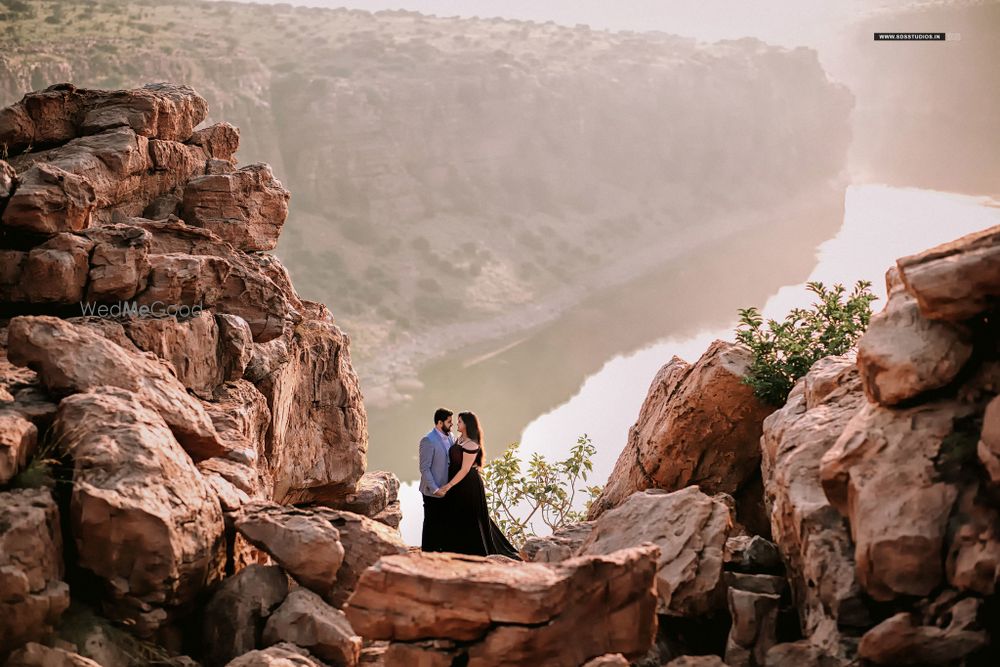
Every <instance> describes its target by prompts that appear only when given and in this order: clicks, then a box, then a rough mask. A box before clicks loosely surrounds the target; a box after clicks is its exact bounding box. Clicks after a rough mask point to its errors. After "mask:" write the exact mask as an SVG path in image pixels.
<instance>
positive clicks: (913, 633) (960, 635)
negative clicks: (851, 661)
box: [858, 612, 989, 665]
mask: <svg viewBox="0 0 1000 667" xmlns="http://www.w3.org/2000/svg"><path fill="white" fill-rule="evenodd" d="M988 643H989V638H988V637H987V635H986V633H985V632H983V631H981V630H966V629H964V628H960V627H955V624H953V625H949V626H948V627H944V628H939V627H936V626H927V625H920V624H919V623H918V621H917V619H916V618H915V617H914V616H913V614H909V613H906V612H902V613H899V614H896V615H895V616H892V617H890V618H888V619H886V620H884V621H882V622H881V623H879V624H878V625H876V626H875V627H874V628H872V629H871V630H869V631H868V632H866V633H865V635H864V637H862V638H861V645H860V646H859V648H858V654H859V655H860V656H861V657H862V658H864V659H866V660H870V661H871V662H873V663H875V664H876V665H950V664H954V663H955V662H956V661H959V660H961V659H963V658H964V657H966V656H967V655H969V654H970V653H973V652H974V651H977V650H979V649H981V648H983V647H985V646H986V645H987V644H988Z"/></svg>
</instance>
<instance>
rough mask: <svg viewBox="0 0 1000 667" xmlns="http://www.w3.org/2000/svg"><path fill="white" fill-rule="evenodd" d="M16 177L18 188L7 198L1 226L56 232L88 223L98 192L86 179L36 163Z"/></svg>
mask: <svg viewBox="0 0 1000 667" xmlns="http://www.w3.org/2000/svg"><path fill="white" fill-rule="evenodd" d="M17 179H18V181H19V185H18V187H17V190H15V191H14V193H13V194H12V195H10V196H9V197H8V199H7V202H6V205H5V206H4V210H3V217H2V218H0V222H2V223H3V226H4V227H9V228H12V229H20V230H24V231H28V232H36V233H40V234H56V233H58V232H63V231H78V230H81V229H86V228H87V227H89V226H90V217H91V214H92V213H93V212H94V209H95V208H96V206H97V192H96V191H95V190H94V186H93V185H92V184H91V183H90V181H88V180H87V179H86V178H84V177H82V176H79V175H77V174H74V173H71V172H69V171H66V170H65V169H62V168H60V167H58V166H56V165H49V164H39V165H35V166H33V167H31V168H30V169H27V170H25V171H21V172H19V173H18V177H17Z"/></svg>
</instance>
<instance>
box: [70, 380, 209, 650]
mask: <svg viewBox="0 0 1000 667" xmlns="http://www.w3.org/2000/svg"><path fill="white" fill-rule="evenodd" d="M52 428H53V437H55V438H56V439H57V441H58V442H60V443H61V444H62V446H63V447H65V448H66V451H67V452H68V453H69V455H70V456H71V457H72V458H73V462H74V468H73V491H72V496H71V500H70V508H71V526H72V532H73V538H74V541H75V543H76V553H77V562H78V564H79V566H80V567H81V568H83V569H85V570H88V571H89V572H91V573H93V575H95V576H96V577H97V578H98V580H99V581H100V582H101V583H102V584H103V587H104V596H105V598H104V601H105V605H104V611H105V613H106V614H108V615H110V617H112V618H114V619H118V620H122V621H126V620H127V621H128V622H129V623H130V624H133V629H134V630H135V632H137V633H139V634H140V635H145V636H148V635H150V634H152V633H153V632H155V631H156V630H157V629H158V628H159V627H161V626H162V625H163V624H164V623H165V622H167V621H168V620H170V617H171V616H172V615H175V614H184V613H188V612H189V610H188V609H187V607H188V606H189V605H190V604H191V603H193V602H194V601H195V600H196V599H197V598H198V597H199V596H200V595H201V593H202V592H203V591H204V590H205V589H206V588H207V587H208V586H210V585H211V584H212V583H213V582H214V581H216V580H217V579H219V578H220V577H221V575H222V568H223V565H224V562H225V543H224V539H223V521H222V512H221V509H220V507H219V503H218V500H217V499H216V497H215V494H214V493H213V491H212V489H211V488H210V487H209V486H208V484H206V483H205V481H204V480H203V479H202V477H201V475H200V473H199V472H198V470H197V468H195V466H194V464H193V463H192V462H191V459H190V457H189V456H188V455H187V454H186V453H185V452H184V450H183V449H182V448H181V447H180V445H179V444H178V443H177V441H176V440H175V438H174V436H173V434H172V433H171V431H170V429H169V428H168V427H167V424H166V423H165V422H164V420H163V419H162V418H161V417H160V415H159V414H158V413H156V412H155V411H153V410H151V409H150V408H149V407H147V406H146V405H144V404H143V402H142V401H141V400H139V398H138V397H137V396H135V395H133V394H131V393H130V392H128V391H125V390H122V389H118V388H115V387H99V388H96V389H94V390H93V391H91V392H88V393H83V394H76V395H74V396H70V397H68V398H66V399H63V401H62V403H60V405H59V412H58V414H57V416H56V420H55V423H54V424H53V427H52Z"/></svg>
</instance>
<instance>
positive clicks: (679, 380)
mask: <svg viewBox="0 0 1000 667" xmlns="http://www.w3.org/2000/svg"><path fill="white" fill-rule="evenodd" d="M750 361H751V354H750V351H749V350H747V349H745V348H743V347H741V346H738V345H733V344H731V343H724V342H722V341H716V342H714V343H712V345H711V347H709V349H708V351H707V352H706V353H705V354H704V355H703V356H702V357H701V359H699V360H698V361H697V362H696V363H695V364H694V365H688V364H686V363H684V362H683V361H681V360H680V359H678V358H676V357H675V358H674V359H673V360H671V361H670V363H668V364H667V365H666V366H664V367H663V368H661V369H660V372H659V373H658V374H657V376H656V378H655V379H654V380H653V383H652V386H651V387H650V389H649V394H648V395H647V396H646V401H645V402H644V403H643V406H642V410H641V411H640V413H639V419H638V421H637V422H636V423H635V425H634V426H633V427H632V429H631V430H630V431H629V438H628V443H627V444H626V446H625V449H624V450H623V451H622V453H621V455H620V456H619V457H618V462H617V463H616V464H615V469H614V471H613V472H612V473H611V476H610V477H609V479H608V483H607V485H606V486H605V487H604V491H603V492H602V493H601V495H600V496H599V497H598V498H597V499H596V500H595V501H594V503H593V505H592V506H591V510H590V514H589V516H588V518H589V519H595V518H597V517H598V516H600V515H601V513H603V512H605V511H607V510H608V509H611V508H612V507H615V506H617V505H619V504H620V503H622V502H624V500H625V499H626V498H628V497H629V496H630V495H631V494H632V493H633V492H635V491H641V490H643V489H648V488H661V489H665V490H667V491H676V490H679V489H682V488H684V487H686V486H689V485H697V486H699V487H700V488H701V489H702V491H704V492H705V493H709V494H714V493H719V492H723V493H728V494H730V495H734V496H738V495H739V493H740V491H741V490H742V489H743V488H744V487H745V486H746V485H747V484H748V483H750V482H751V481H752V479H753V478H754V477H755V475H756V474H757V472H758V470H759V463H760V446H759V444H758V442H759V440H760V435H761V423H762V422H763V420H764V417H766V416H767V415H768V414H770V413H771V412H772V411H773V410H774V408H773V407H772V406H768V405H765V404H764V403H762V402H761V401H760V400H759V399H757V398H756V397H755V396H754V394H753V390H752V389H751V388H750V387H749V386H748V385H745V384H743V382H742V380H743V377H744V375H745V374H746V372H747V369H748V368H749V364H750ZM756 502H757V503H759V498H757V499H756ZM753 504H754V502H753V501H751V502H747V503H744V504H743V505H745V506H746V507H747V508H748V509H749V507H750V506H751V505H753ZM741 511H742V510H741ZM741 519H742V516H741Z"/></svg>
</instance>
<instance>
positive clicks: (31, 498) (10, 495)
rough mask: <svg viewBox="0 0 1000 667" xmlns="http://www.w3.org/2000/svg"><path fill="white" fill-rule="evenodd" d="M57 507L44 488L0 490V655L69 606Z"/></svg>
mask: <svg viewBox="0 0 1000 667" xmlns="http://www.w3.org/2000/svg"><path fill="white" fill-rule="evenodd" d="M62 576H63V553H62V532H61V529H60V526H59V510H58V508H57V507H56V503H55V501H54V500H53V499H52V495H51V493H50V492H49V490H48V489H25V490H14V491H5V492H2V493H0V618H3V622H2V623H0V655H4V654H6V653H7V652H9V651H11V650H13V649H15V648H17V647H18V646H20V645H21V644H23V643H25V642H29V641H33V640H40V639H42V638H43V637H45V635H47V634H48V633H49V632H50V631H51V630H52V627H53V625H55V624H56V623H57V622H58V620H59V617H60V615H61V614H62V613H63V611H65V610H66V608H67V607H68V606H69V586H68V585H66V583H64V582H63V581H62Z"/></svg>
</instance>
